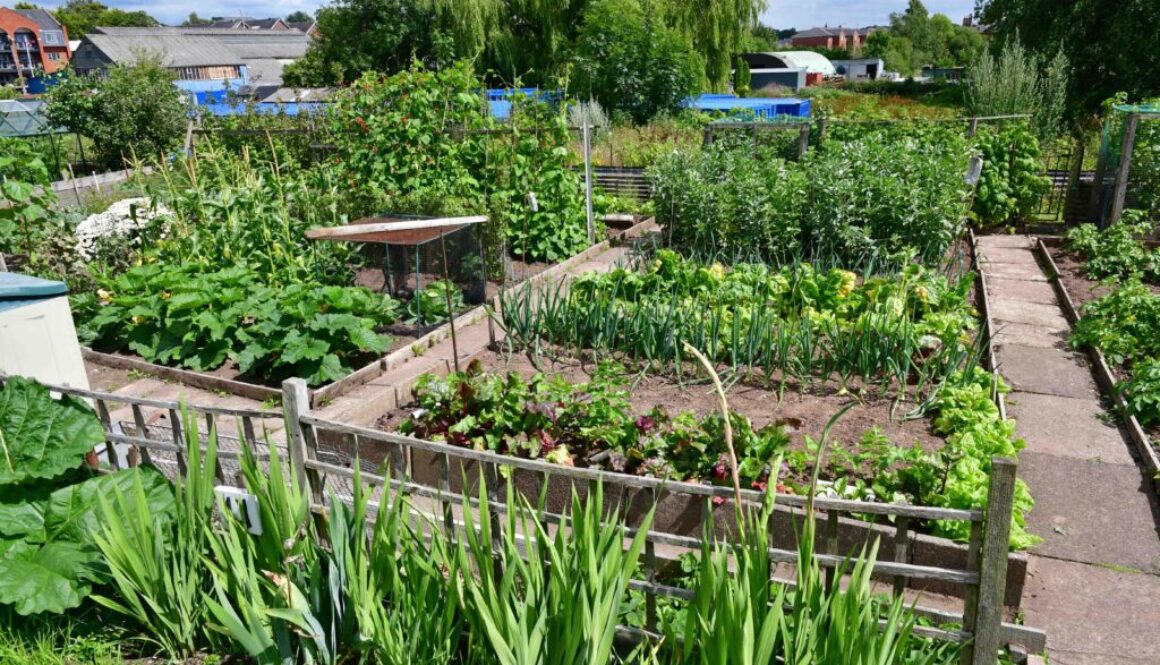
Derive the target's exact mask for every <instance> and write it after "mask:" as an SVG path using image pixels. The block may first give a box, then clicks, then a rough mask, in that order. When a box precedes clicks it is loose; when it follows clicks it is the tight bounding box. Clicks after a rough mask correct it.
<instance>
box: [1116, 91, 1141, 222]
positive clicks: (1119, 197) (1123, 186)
mask: <svg viewBox="0 0 1160 665" xmlns="http://www.w3.org/2000/svg"><path fill="white" fill-rule="evenodd" d="M1139 124H1140V114H1139V113H1129V114H1128V122H1127V124H1125V125H1124V143H1123V144H1122V146H1121V148H1120V168H1119V170H1118V171H1117V172H1116V190H1115V194H1113V195H1112V215H1111V217H1109V218H1108V224H1115V223H1116V222H1117V221H1119V219H1120V215H1122V214H1123V213H1124V198H1125V197H1126V196H1127V195H1128V172H1129V171H1130V170H1131V169H1132V149H1133V148H1134V147H1135V145H1136V127H1138V126H1139Z"/></svg>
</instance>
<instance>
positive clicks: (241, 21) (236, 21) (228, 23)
mask: <svg viewBox="0 0 1160 665" xmlns="http://www.w3.org/2000/svg"><path fill="white" fill-rule="evenodd" d="M279 22H281V23H282V24H283V25H285V23H286V22H285V21H282V19H280V18H277V17H274V18H251V17H249V16H237V17H233V18H223V19H221V20H218V21H214V22H213V23H210V24H209V25H208V26H204V27H209V28H244V29H248V30H270V29H271V28H273V27H274V26H275V25H277V24H278V23H279Z"/></svg>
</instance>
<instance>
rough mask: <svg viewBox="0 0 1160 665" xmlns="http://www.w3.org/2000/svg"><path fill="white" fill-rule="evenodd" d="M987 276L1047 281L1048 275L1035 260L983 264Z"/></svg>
mask: <svg viewBox="0 0 1160 665" xmlns="http://www.w3.org/2000/svg"><path fill="white" fill-rule="evenodd" d="M983 272H984V273H986V275H987V278H988V279H990V278H992V277H1002V278H1005V279H1021V280H1024V281H1028V282H1046V281H1047V277H1045V276H1044V275H1043V271H1042V270H1040V269H1039V266H1037V265H1036V264H1035V263H1034V262H1030V263H988V264H985V265H984V266H983Z"/></svg>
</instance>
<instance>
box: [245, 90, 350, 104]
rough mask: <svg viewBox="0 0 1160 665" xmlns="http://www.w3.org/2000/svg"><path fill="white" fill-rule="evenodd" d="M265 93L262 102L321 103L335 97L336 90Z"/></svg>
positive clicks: (273, 91) (274, 91)
mask: <svg viewBox="0 0 1160 665" xmlns="http://www.w3.org/2000/svg"><path fill="white" fill-rule="evenodd" d="M263 92H264V93H265V94H263V95H262V97H261V98H259V99H258V101H260V102H283V103H285V102H321V101H326V100H328V99H330V98H331V97H332V96H333V95H334V88H278V89H277V90H272V91H263Z"/></svg>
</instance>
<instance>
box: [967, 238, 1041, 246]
mask: <svg viewBox="0 0 1160 665" xmlns="http://www.w3.org/2000/svg"><path fill="white" fill-rule="evenodd" d="M975 240H976V241H977V242H978V244H979V247H980V248H983V249H988V248H995V247H1005V248H1025V247H1034V246H1035V240H1034V239H1032V238H1029V237H1027V236H1013V235H1005V236H998V235H996V236H976V238H975Z"/></svg>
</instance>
